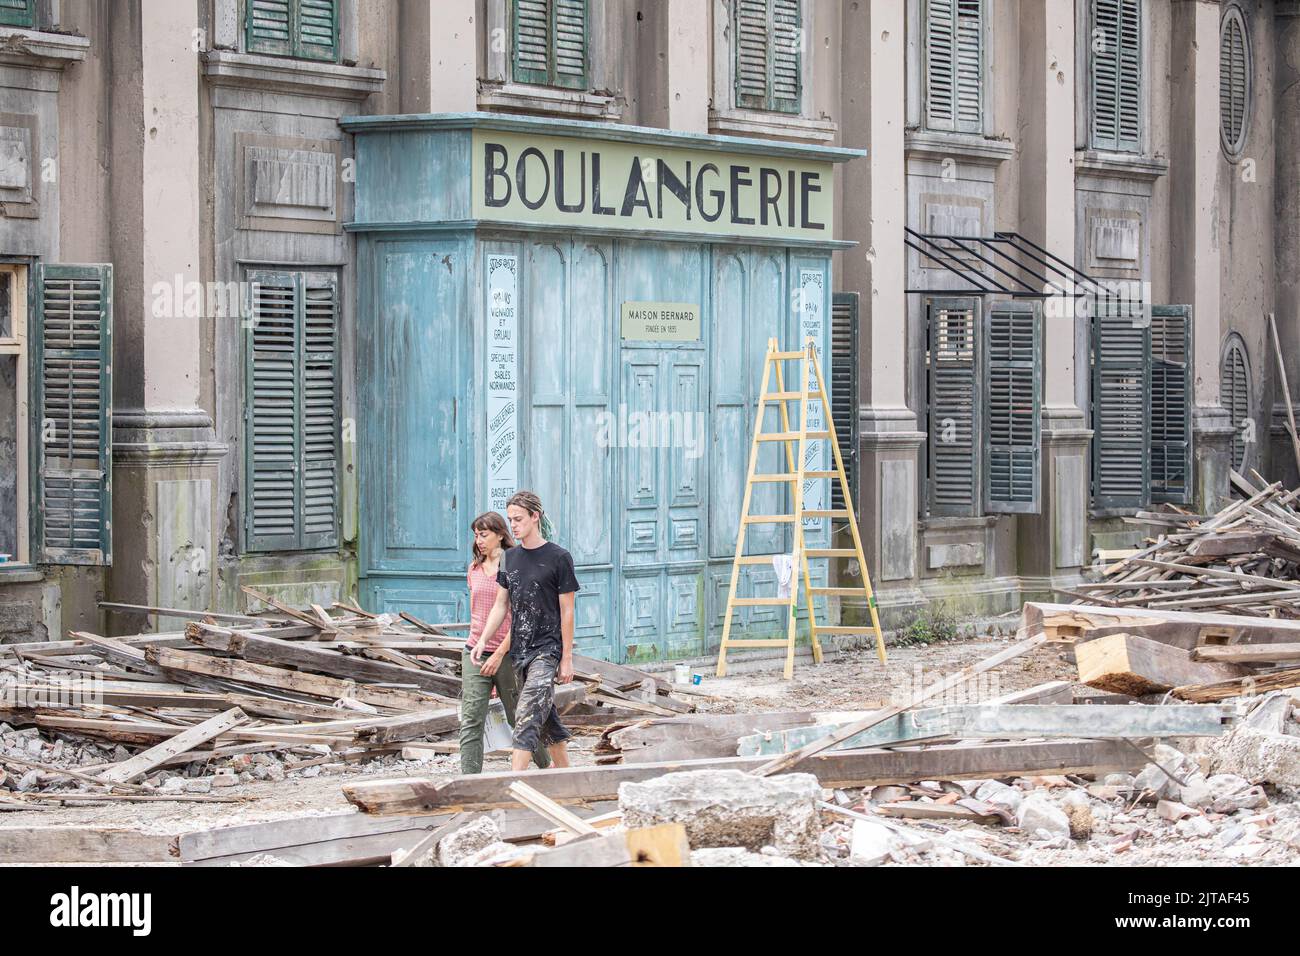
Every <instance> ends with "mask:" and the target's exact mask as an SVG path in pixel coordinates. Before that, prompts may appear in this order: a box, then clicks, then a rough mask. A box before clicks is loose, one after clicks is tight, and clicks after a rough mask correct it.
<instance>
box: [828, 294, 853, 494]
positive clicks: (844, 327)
mask: <svg viewBox="0 0 1300 956" xmlns="http://www.w3.org/2000/svg"><path fill="white" fill-rule="evenodd" d="M831 417H832V418H833V419H834V420H835V438H836V440H837V441H838V442H839V445H840V459H841V461H842V462H843V463H844V472H845V475H846V476H847V477H848V479H849V495H850V497H851V499H852V501H853V506H854V509H855V511H856V509H857V504H858V494H859V492H858V294H857V293H856V292H836V293H835V295H834V297H833V298H832V299H831ZM830 484H831V507H832V508H834V509H840V508H843V507H844V492H843V491H842V490H841V489H840V483H839V479H832V480H831V483H830Z"/></svg>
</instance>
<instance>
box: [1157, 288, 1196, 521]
mask: <svg viewBox="0 0 1300 956" xmlns="http://www.w3.org/2000/svg"><path fill="white" fill-rule="evenodd" d="M1191 369H1192V307H1191V306H1190V305H1156V306H1152V307H1151V500H1152V501H1166V502H1172V503H1174V504H1189V503H1191V500H1192V482H1191V475H1192V375H1191Z"/></svg>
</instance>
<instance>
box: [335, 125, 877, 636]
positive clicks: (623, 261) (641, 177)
mask: <svg viewBox="0 0 1300 956" xmlns="http://www.w3.org/2000/svg"><path fill="white" fill-rule="evenodd" d="M343 125H344V127H345V128H346V129H347V130H349V131H350V132H352V133H353V134H354V135H355V145H356V173H357V176H356V206H355V210H356V212H355V221H354V222H353V223H351V224H350V226H349V228H350V229H351V230H352V231H354V232H356V233H357V235H358V243H357V271H358V293H357V294H358V306H357V313H356V314H357V323H358V343H359V344H358V359H357V394H358V407H359V418H358V421H357V427H356V437H357V441H358V446H359V447H358V457H357V461H358V468H359V469H360V473H359V475H358V485H359V497H360V503H359V507H360V524H359V528H360V551H359V561H360V567H359V576H360V590H361V599H362V602H363V604H364V605H365V606H367V607H371V608H374V609H375V610H394V611H396V610H410V611H411V612H412V613H414V614H417V615H419V616H421V617H424V618H426V619H428V620H431V621H451V620H466V619H467V615H468V604H467V595H466V591H465V577H464V574H465V565H466V562H467V560H468V555H469V543H470V538H471V533H470V531H469V522H470V521H471V519H472V518H473V517H474V516H475V515H476V514H478V513H479V512H482V511H485V510H487V509H488V508H490V507H495V508H497V509H498V510H501V511H504V506H503V500H504V496H505V495H506V494H507V493H508V492H509V491H511V490H514V489H515V488H531V489H533V490H535V491H537V492H538V494H539V495H540V496H541V498H542V500H543V502H544V503H545V505H546V507H547V510H548V514H549V516H550V517H551V518H552V521H553V522H554V524H555V527H556V529H557V533H556V539H557V541H558V543H560V544H561V545H563V546H564V547H566V548H568V549H569V550H570V551H571V552H572V553H573V556H574V560H575V562H576V564H577V567H578V578H579V581H580V582H581V585H582V590H581V592H580V593H579V595H578V598H577V634H576V640H577V645H578V647H579V649H580V651H581V652H582V653H585V654H590V655H594V656H599V657H604V658H608V659H612V660H648V659H653V658H662V657H683V656H691V655H697V654H703V653H707V652H708V651H709V650H710V649H712V648H713V647H716V642H717V635H718V633H719V632H720V630H721V625H722V614H723V609H724V607H725V602H726V591H727V586H728V579H729V574H730V568H731V561H732V557H733V552H734V548H735V541H736V530H737V522H738V519H739V512H740V506H741V496H742V493H743V490H744V482H745V469H746V465H747V460H748V450H749V443H750V440H751V435H752V430H753V425H754V410H755V408H756V402H757V395H758V389H759V387H760V384H761V383H760V374H761V371H762V365H763V362H762V359H763V354H764V350H765V347H766V342H767V340H768V338H769V337H772V336H775V337H777V338H779V339H780V341H781V342H782V344H783V345H785V346H791V345H792V344H793V343H797V342H799V341H800V339H801V338H802V337H803V336H804V334H805V333H808V332H813V333H816V334H817V335H818V336H819V337H820V341H822V343H823V349H825V347H826V342H828V338H827V336H828V335H829V329H828V325H829V316H830V297H831V289H832V284H831V253H832V251H833V250H834V249H835V248H837V247H839V246H843V245H848V244H847V243H838V242H836V241H835V240H834V239H833V223H832V220H831V217H830V212H831V210H833V208H834V205H833V196H832V192H831V182H832V175H831V172H832V169H833V167H832V164H833V163H835V162H841V161H844V160H847V159H849V158H852V157H854V156H858V155H860V154H859V153H858V152H856V151H851V150H839V149H828V148H822V147H814V146H804V145H797V144H788V143H775V142H766V141H758V140H748V139H737V138H732V137H721V136H701V135H690V134H679V133H670V132H666V131H663V130H652V129H644V128H639V127H619V126H614V127H593V126H591V125H586V124H582V123H577V122H569V121H558V120H540V119H529V118H523V117H515V116H502V115H490V114H482V113H473V114H455V115H429V116H388V117H362V118H357V119H349V120H345V121H344V123H343ZM627 303H633V304H646V303H651V304H677V305H679V306H681V309H680V312H672V311H671V310H669V312H668V314H674V315H682V316H686V317H687V318H686V321H685V322H684V323H683V327H682V328H671V329H667V330H666V331H667V334H664V333H665V328H662V327H658V326H654V325H636V324H635V323H633V324H631V325H629V324H628V322H627V317H626V316H624V315H623V313H624V312H625V311H626V310H624V309H623V306H624V305H625V304H627ZM691 307H694V312H692V308H691ZM691 315H697V316H698V319H697V320H696V321H697V323H698V324H697V325H693V324H692V322H691V321H690V318H689V317H690V316H691ZM646 413H649V414H646ZM648 423H649V424H648ZM652 425H657V426H658V430H657V431H656V430H654V428H652V427H651V426H652ZM768 427H769V429H771V428H773V425H769V426H768ZM648 428H649V429H650V430H647V429H648ZM765 453H766V455H768V456H770V457H769V458H768V459H767V460H765V461H763V462H762V464H761V465H760V468H761V470H766V471H779V470H783V469H781V468H780V467H779V465H778V457H779V456H780V455H781V454H782V452H781V450H780V449H779V447H775V446H774V447H772V448H770V449H766V450H765ZM785 494H788V492H787V491H785V490H783V488H782V487H781V486H778V485H774V484H773V485H767V486H760V487H759V488H757V489H756V491H755V495H756V499H755V501H756V507H755V509H754V510H755V511H762V512H764V513H772V512H777V511H780V510H783V509H786V510H788V505H786V504H783V503H782V502H781V499H780V498H779V497H777V496H779V495H785ZM764 504H765V505H766V507H760V505H764ZM756 531H757V533H755V534H754V535H753V536H752V538H751V540H752V541H753V548H752V552H751V553H755V554H762V553H766V552H771V553H777V552H781V551H788V550H789V548H790V535H791V529H790V527H789V526H785V527H780V526H770V525H769V526H762V527H759V528H758V529H756ZM818 534H819V535H821V536H823V537H824V536H825V535H827V534H828V531H827V530H826V529H824V528H823V529H821V530H820V531H819V532H818ZM813 540H816V539H815V538H814V539H813ZM744 570H746V571H748V572H751V574H750V576H748V577H747V578H746V579H745V587H746V588H747V589H748V591H749V593H754V589H758V591H757V593H761V594H772V593H774V588H775V582H774V580H773V577H774V572H773V571H772V570H771V568H770V567H768V566H766V565H758V566H751V567H747V568H745V569H744ZM818 577H819V578H820V579H821V580H822V582H823V583H824V581H825V577H826V569H825V568H824V567H823V568H822V569H821V571H820V574H819V575H818ZM742 610H743V611H744V612H746V616H744V617H742V618H739V619H738V621H737V624H738V625H739V626H740V627H742V628H744V629H748V630H751V631H753V632H756V633H757V632H763V631H769V630H770V631H773V632H774V631H776V630H777V629H778V627H779V626H780V624H781V621H780V620H779V619H778V612H779V610H780V609H779V608H761V607H754V608H744V609H742Z"/></svg>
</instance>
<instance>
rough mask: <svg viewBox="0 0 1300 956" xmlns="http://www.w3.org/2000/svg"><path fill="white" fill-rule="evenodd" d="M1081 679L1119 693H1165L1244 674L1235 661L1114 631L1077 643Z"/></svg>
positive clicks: (1091, 684)
mask: <svg viewBox="0 0 1300 956" xmlns="http://www.w3.org/2000/svg"><path fill="white" fill-rule="evenodd" d="M1074 656H1075V660H1076V662H1077V663H1078V666H1079V682H1080V683H1082V684H1087V685H1088V686H1089V687H1096V688H1098V689H1099V690H1108V691H1111V692H1113V693H1117V694H1131V695H1132V696H1134V697H1141V696H1142V695H1143V694H1159V693H1164V692H1165V691H1167V690H1170V689H1172V688H1174V687H1178V686H1180V685H1184V684H1209V683H1214V682H1217V681H1222V680H1231V679H1232V678H1236V677H1241V676H1243V675H1244V674H1245V673H1246V672H1245V670H1244V668H1241V667H1239V666H1237V665H1235V664H1215V663H1198V662H1196V661H1193V660H1192V659H1191V656H1190V655H1189V654H1188V653H1187V651H1185V650H1182V649H1181V648H1178V647H1171V646H1169V645H1168V644H1161V643H1160V642H1158V641H1149V640H1147V639H1146V638H1143V637H1135V636H1133V635H1132V634H1123V633H1120V634H1110V635H1108V636H1106V637H1102V638H1098V639H1097V640H1095V641H1086V642H1084V643H1081V644H1076V645H1075V648H1074Z"/></svg>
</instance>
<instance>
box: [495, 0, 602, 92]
mask: <svg viewBox="0 0 1300 956" xmlns="http://www.w3.org/2000/svg"><path fill="white" fill-rule="evenodd" d="M587 25H588V18H587V0H514V23H513V28H514V39H513V51H514V78H515V82H517V83H532V84H536V85H539V86H558V87H563V88H565V89H575V90H585V89H587V86H588V83H587Z"/></svg>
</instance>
